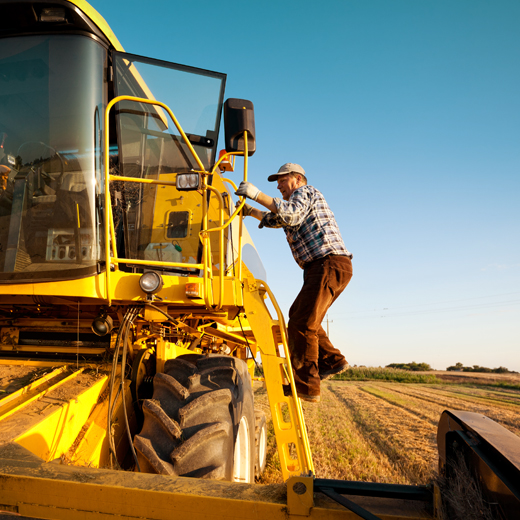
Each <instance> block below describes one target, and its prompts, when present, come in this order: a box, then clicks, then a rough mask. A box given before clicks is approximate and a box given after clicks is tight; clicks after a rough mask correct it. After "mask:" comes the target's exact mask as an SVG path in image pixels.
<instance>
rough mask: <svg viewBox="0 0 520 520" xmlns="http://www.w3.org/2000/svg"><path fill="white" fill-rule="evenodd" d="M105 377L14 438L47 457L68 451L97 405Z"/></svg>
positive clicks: (36, 453)
mask: <svg viewBox="0 0 520 520" xmlns="http://www.w3.org/2000/svg"><path fill="white" fill-rule="evenodd" d="M74 375H77V374H74ZM106 379H107V378H106V377H104V378H101V379H100V380H99V381H98V382H96V383H95V384H94V385H93V386H92V387H90V388H88V389H87V390H86V391H85V392H83V393H82V394H80V395H78V396H77V397H74V398H73V399H71V400H70V401H66V402H64V403H63V405H62V406H60V407H59V408H58V409H57V410H56V411H54V412H53V413H51V414H50V415H48V416H47V417H45V419H43V420H42V421H41V422H39V423H38V424H36V425H35V426H33V427H32V428H30V429H29V430H27V431H26V432H24V433H23V434H22V435H20V436H18V437H17V438H16V439H15V442H17V443H18V444H20V446H24V447H25V448H27V449H28V450H29V451H31V452H32V453H34V454H35V455H37V456H38V457H40V458H42V459H43V460H47V461H48V460H53V459H55V458H56V457H60V456H61V455H63V454H64V453H66V452H67V451H68V450H69V448H70V447H71V445H72V443H73V442H74V441H75V440H76V438H77V436H78V434H79V432H80V430H81V429H82V428H83V425H84V424H85V422H86V421H87V419H88V417H89V415H90V413H91V411H92V410H93V408H94V406H95V405H96V403H97V401H98V399H99V396H100V394H101V392H102V390H103V389H104V388H105V383H106Z"/></svg>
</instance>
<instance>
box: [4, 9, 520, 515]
mask: <svg viewBox="0 0 520 520" xmlns="http://www.w3.org/2000/svg"><path fill="white" fill-rule="evenodd" d="M0 9H1V13H2V22H1V25H0V114H1V118H0V141H1V142H0V178H1V180H0V375H1V385H2V387H1V392H2V395H1V396H0V397H3V398H2V399H1V400H0V510H3V511H10V512H13V513H16V514H18V515H23V516H24V517H26V518H27V517H34V518H51V519H75V518H77V519H91V518H92V519H94V518H95V519H101V518H104V519H106V518H113V519H118V518H121V519H132V518H149V519H169V518H190V519H197V518H208V517H209V518H223V519H224V518H226V519H228V518H245V519H248V518H254V519H264V518H273V519H275V518H280V519H282V518H287V517H290V518H297V517H301V516H306V517H312V518H356V517H357V516H356V515H359V516H361V517H362V518H377V517H376V516H374V515H373V514H372V513H368V512H367V511H366V510H364V509H362V508H361V507H360V506H359V505H357V504H354V503H352V502H351V501H349V500H347V499H346V498H345V496H344V495H358V496H359V495H361V496H362V497H363V498H361V499H359V500H361V501H362V502H363V501H364V503H365V504H367V507H368V508H369V509H371V510H372V511H376V512H378V514H379V518H430V517H431V515H433V514H434V508H433V493H432V489H430V488H429V487H426V486H425V487H413V486H392V485H377V484H365V483H355V482H354V483H347V482H336V481H325V480H319V479H315V478H314V467H313V463H312V457H311V451H310V447H309V442H308V439H307V433H306V428H305V424H304V419H303V414H302V408H301V403H300V401H299V400H298V399H297V398H295V397H294V395H296V394H295V392H294V381H293V377H292V370H291V366H290V361H289V355H288V350H287V342H286V336H285V325H284V320H283V316H282V313H281V311H280V309H279V307H278V305H277V303H276V301H275V299H274V296H273V294H272V292H271V290H270V288H269V287H268V286H267V284H266V283H265V282H264V281H262V280H263V279H265V273H264V272H263V267H262V264H261V261H260V258H259V256H258V254H257V251H256V249H255V247H254V245H253V243H252V241H251V239H250V237H249V235H248V233H247V230H246V228H245V227H244V226H243V224H242V217H241V216H240V210H241V207H242V205H243V201H241V202H240V204H239V205H238V206H237V207H235V203H234V202H233V201H232V197H231V194H232V193H233V192H234V191H235V189H236V184H238V182H239V181H240V180H246V179H247V166H248V160H249V157H250V156H251V155H253V153H254V151H255V146H256V145H255V125H254V114H253V105H252V103H251V102H249V101H246V100H240V99H228V100H227V101H226V102H224V84H225V75H223V74H220V73H215V72H210V71H206V70H200V69H195V68H192V67H187V66H182V65H177V64H173V63H167V62H161V61H157V60H152V59H149V58H143V57H140V56H135V55H130V54H126V53H124V52H123V49H122V47H121V45H120V44H119V42H118V40H117V39H116V37H115V36H114V34H113V33H112V31H111V30H110V28H109V27H108V25H107V24H106V22H105V21H104V20H103V18H102V17H101V16H100V15H99V14H98V13H97V12H96V11H95V10H93V9H92V7H91V6H90V5H88V4H87V3H86V2H85V1H83V0H72V1H70V2H68V1H65V0H53V1H52V2H46V1H42V0H28V1H25V0H20V1H15V2H12V1H4V0H1V1H0ZM222 111H223V112H224V120H225V121H224V123H225V125H224V126H225V143H226V150H225V151H224V152H223V153H221V154H219V155H218V156H217V141H218V133H219V127H220V115H221V112H222ZM237 156H239V157H241V159H240V161H239V162H240V164H242V163H243V169H242V168H240V170H241V171H240V174H238V171H237V172H235V180H231V179H230V178H227V177H226V176H225V175H231V173H228V172H232V171H233V170H234V168H235V158H236V157H237ZM236 169H237V170H238V169H239V168H238V166H237V168H236ZM269 302H270V306H271V308H272V309H274V311H275V313H274V316H273V315H271V313H270V311H269V310H268V307H267V303H269ZM258 356H260V357H261V361H262V376H263V377H262V379H263V380H264V381H265V385H266V388H267V391H268V395H269V402H270V409H271V415H272V420H273V427H274V432H275V435H276V442H277V448H278V454H279V459H280V466H281V472H282V475H283V478H284V480H285V481H287V490H286V494H283V495H280V494H279V493H272V492H270V490H271V488H269V487H268V488H265V487H264V486H256V485H255V484H254V480H255V476H259V475H260V474H261V472H262V471H263V469H264V467H265V453H266V438H267V430H266V418H265V416H264V414H263V413H262V412H261V411H259V410H255V408H254V398H253V391H252V379H253V376H254V372H255V368H258V367H255V365H256V359H257V357H258ZM284 384H290V386H291V387H292V390H293V396H289V397H287V396H285V395H284V392H283V387H282V385H284ZM472 421H473V422H472ZM475 421H476V422H475ZM481 422H482V420H476V419H475V418H474V417H464V416H463V415H461V414H456V413H451V415H446V416H445V418H444V419H443V420H442V421H441V428H440V430H439V431H440V432H441V434H440V447H441V451H440V454H441V459H442V463H443V465H447V463H448V462H449V459H450V455H449V454H450V453H451V451H453V446H455V445H457V446H460V445H462V444H461V443H463V440H461V439H459V438H458V437H457V439H453V440H451V437H452V434H453V435H455V434H456V435H459V434H460V435H462V436H463V435H466V436H468V435H469V437H468V438H469V439H470V440H469V441H468V442H467V443H466V444H467V445H468V446H472V444H471V439H474V438H475V437H478V438H479V439H481V441H482V442H484V440H485V435H481V434H480V433H479V432H480V430H481V427H482V425H481V424H480V423H481ZM490 422H491V421H489V420H487V423H490ZM487 423H486V424H487ZM456 425H458V426H457V427H456ZM497 428H499V427H498V426H497ZM457 432H459V433H457ZM502 433H503V432H502ZM493 438H494V437H493ZM509 441H511V439H509V440H508V442H509ZM511 442H512V441H511ZM506 444H507V443H506ZM450 450H451V451H450ZM468 450H469V448H468ZM455 451H460V450H455ZM499 451H500V452H501V453H506V452H507V449H505V448H504V446H502V449H501V450H499ZM471 453H475V451H474V450H473V451H471ZM505 459H506V460H508V461H509V462H511V460H512V459H514V457H512V456H510V455H508V456H506V457H505ZM479 460H480V459H479ZM478 464H479V463H477V462H476V463H475V466H478ZM512 464H513V467H516V471H518V469H519V468H520V464H519V463H518V460H517V461H516V462H515V461H514V460H513V462H512ZM515 464H516V466H515ZM509 471H510V472H511V471H513V470H511V469H509ZM495 473H496V472H495ZM495 473H493V475H495ZM508 475H511V473H508ZM486 482H487V481H486ZM500 482H501V483H503V482H505V483H503V486H505V489H506V490H507V492H504V491H503V489H502V488H500V493H501V494H502V495H504V496H506V498H507V499H506V500H503V503H504V504H505V505H504V507H503V510H504V511H505V513H504V514H505V515H506V516H504V517H505V518H509V517H508V516H507V515H508V514H509V513H508V511H510V510H511V509H510V508H511V507H516V505H517V504H518V500H519V494H518V489H516V490H515V489H513V488H511V486H509V484H508V482H509V481H507V479H506V480H504V481H503V480H500ZM486 486H487V487H489V488H492V486H491V484H490V485H487V484H486ZM495 487H496V486H495ZM517 487H518V486H517ZM318 491H320V493H318ZM495 491H496V490H495V488H493V489H491V491H490V492H495ZM325 496H328V497H331V498H333V499H334V500H335V501H336V502H339V504H341V505H343V506H346V508H347V509H345V508H343V507H341V506H340V505H338V504H337V503H336V502H333V501H331V500H330V499H327V498H325ZM396 499H398V500H397V501H396ZM388 500H389V501H390V502H391V504H389V503H388ZM515 500H516V502H515ZM396 504H397V505H396ZM511 504H513V505H511ZM396 511H397V513H396ZM396 514H397V515H398V516H395V515H396ZM511 518H512V517H511Z"/></svg>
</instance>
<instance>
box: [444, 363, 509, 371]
mask: <svg viewBox="0 0 520 520" xmlns="http://www.w3.org/2000/svg"><path fill="white" fill-rule="evenodd" d="M446 370H448V371H457V372H461V371H462V372H479V373H484V374H491V373H493V374H514V373H515V372H512V371H511V370H509V369H507V368H506V367H498V368H488V367H481V366H480V365H473V366H472V367H465V366H464V365H463V364H462V363H456V364H455V365H452V366H451V367H448V368H446Z"/></svg>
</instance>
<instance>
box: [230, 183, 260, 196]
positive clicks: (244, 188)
mask: <svg viewBox="0 0 520 520" xmlns="http://www.w3.org/2000/svg"><path fill="white" fill-rule="evenodd" d="M260 193H262V192H261V191H260V190H259V189H258V188H257V187H256V186H255V185H254V184H251V183H250V182H246V181H242V182H241V183H240V186H239V187H238V190H237V191H235V195H239V196H241V197H247V198H248V199H252V200H256V199H257V198H258V195H260Z"/></svg>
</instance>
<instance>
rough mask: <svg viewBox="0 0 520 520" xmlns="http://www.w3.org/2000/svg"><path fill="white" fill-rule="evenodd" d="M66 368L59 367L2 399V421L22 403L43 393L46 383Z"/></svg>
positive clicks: (0, 412)
mask: <svg viewBox="0 0 520 520" xmlns="http://www.w3.org/2000/svg"><path fill="white" fill-rule="evenodd" d="M66 368H67V367H66V366H62V367H60V368H57V369H56V370H53V371H52V372H49V373H48V374H46V375H44V376H43V377H40V378H39V379H37V380H36V381H33V382H32V383H29V384H28V385H26V386H24V387H23V388H20V390H17V391H16V392H13V393H12V394H9V395H7V396H6V397H4V398H3V399H2V400H0V421H1V420H2V419H5V418H6V417H8V416H9V415H11V414H13V413H14V412H16V410H18V409H19V408H20V407H21V406H22V405H25V404H28V403H29V402H31V401H32V400H34V399H37V398H38V397H39V396H40V395H41V391H42V390H43V387H44V385H45V384H46V383H48V382H49V381H50V380H51V379H52V378H54V377H56V376H57V375H59V374H61V373H62V372H63V371H64V370H65V369H66ZM47 388H48V387H47ZM31 397H32V398H31Z"/></svg>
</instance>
